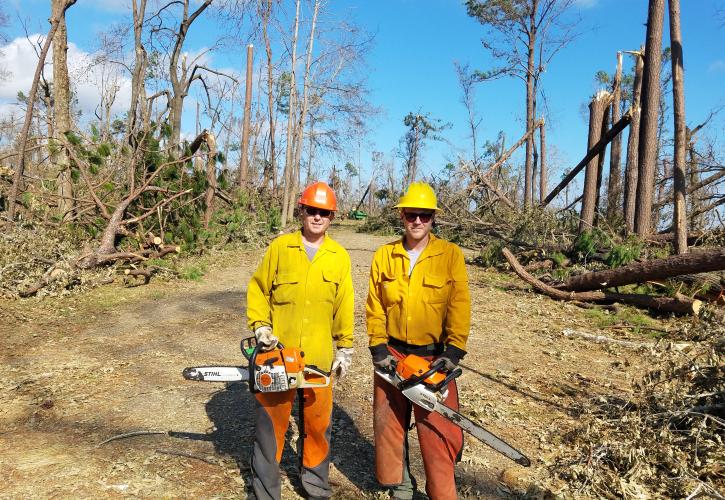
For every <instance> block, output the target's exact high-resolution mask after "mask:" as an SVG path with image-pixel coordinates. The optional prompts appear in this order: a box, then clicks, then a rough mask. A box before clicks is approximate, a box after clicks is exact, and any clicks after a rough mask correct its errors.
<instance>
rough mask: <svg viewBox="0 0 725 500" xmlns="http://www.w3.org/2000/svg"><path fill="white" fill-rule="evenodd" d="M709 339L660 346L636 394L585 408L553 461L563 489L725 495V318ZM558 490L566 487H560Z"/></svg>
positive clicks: (603, 494)
mask: <svg viewBox="0 0 725 500" xmlns="http://www.w3.org/2000/svg"><path fill="white" fill-rule="evenodd" d="M703 327H704V328H706V329H707V333H708V335H707V336H708V339H709V340H708V341H707V342H702V343H700V344H697V345H696V346H693V347H692V350H690V351H689V352H685V351H682V350H667V351H661V352H659V353H656V354H655V356H656V357H657V358H658V359H657V360H656V361H655V365H656V368H655V369H653V370H651V371H650V372H649V373H647V375H645V376H644V377H643V379H642V381H641V382H639V383H637V384H635V386H634V394H633V396H632V397H631V398H630V399H629V400H625V399H622V398H620V397H604V396H600V397H598V398H597V399H595V400H592V401H589V402H587V403H586V404H585V405H584V407H583V408H582V409H581V411H582V413H581V421H582V422H581V424H580V425H579V426H578V427H577V428H575V429H574V430H572V431H571V432H569V433H568V434H567V435H566V436H565V438H564V442H563V444H562V445H561V446H559V451H558V452H557V453H556V456H554V457H553V462H552V464H551V466H550V468H551V471H552V473H553V476H554V478H556V479H559V480H562V481H563V482H564V483H565V486H563V487H564V488H565V490H563V491H560V493H563V494H565V495H566V496H568V495H573V496H574V497H581V496H594V497H598V498H646V497H661V498H694V497H695V496H699V495H709V496H714V497H715V498H722V496H721V495H722V493H723V492H725V443H723V438H724V437H725V364H724V363H723V361H725V325H723V324H722V322H717V321H713V322H710V323H708V324H706V325H703ZM552 489H554V490H556V489H559V488H556V487H553V488H552Z"/></svg>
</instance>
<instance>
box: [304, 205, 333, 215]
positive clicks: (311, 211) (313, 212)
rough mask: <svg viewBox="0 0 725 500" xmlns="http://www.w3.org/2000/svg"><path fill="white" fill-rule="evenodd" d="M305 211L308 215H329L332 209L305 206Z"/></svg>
mask: <svg viewBox="0 0 725 500" xmlns="http://www.w3.org/2000/svg"><path fill="white" fill-rule="evenodd" d="M305 213H306V214H307V215H309V216H310V217H314V216H315V215H317V214H320V217H329V216H330V214H332V210H325V209H324V208H314V207H305Z"/></svg>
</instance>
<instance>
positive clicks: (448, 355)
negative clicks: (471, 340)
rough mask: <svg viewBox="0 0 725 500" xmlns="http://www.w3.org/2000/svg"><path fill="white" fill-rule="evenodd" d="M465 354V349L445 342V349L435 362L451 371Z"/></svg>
mask: <svg viewBox="0 0 725 500" xmlns="http://www.w3.org/2000/svg"><path fill="white" fill-rule="evenodd" d="M465 355H466V351H464V350H463V349H460V348H458V347H456V346H454V345H453V344H446V350H445V351H443V354H441V355H440V356H439V357H438V359H436V360H435V362H436V363H437V364H439V365H440V366H441V368H442V369H443V370H445V371H447V372H452V371H453V370H455V369H456V367H457V366H458V363H460V362H461V360H462V359H463V356H465Z"/></svg>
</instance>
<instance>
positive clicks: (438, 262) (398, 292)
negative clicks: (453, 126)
mask: <svg viewBox="0 0 725 500" xmlns="http://www.w3.org/2000/svg"><path fill="white" fill-rule="evenodd" d="M396 208H398V209H400V219H401V221H402V223H403V227H404V229H405V234H404V235H403V237H402V238H401V239H400V240H397V241H394V242H392V243H388V244H386V245H383V246H382V247H380V248H379V249H378V250H377V251H376V252H375V256H374V257H373V263H372V267H371V269H370V289H369V292H368V298H367V304H366V316H367V331H368V336H369V338H370V352H371V354H372V358H373V364H374V365H375V367H376V368H379V369H382V370H389V369H390V368H391V367H392V366H393V364H394V363H395V360H399V359H402V358H403V357H404V356H406V355H407V354H416V355H419V356H423V357H425V358H426V359H428V360H431V361H432V360H434V359H440V360H442V361H439V362H440V363H442V364H443V365H444V366H445V369H446V370H447V371H452V370H453V369H455V367H456V365H457V364H458V362H459V361H460V360H461V358H463V356H464V355H465V354H466V341H467V339H468V333H469V329H470V317H471V299H470V294H469V290H468V276H467V273H466V266H465V263H464V260H463V253H462V252H461V249H460V248H459V247H458V246H457V245H455V244H453V243H450V242H448V241H445V240H442V239H439V238H437V237H436V236H434V235H433V234H431V229H432V228H433V222H434V221H435V214H436V212H437V211H438V210H439V208H438V202H437V199H436V195H435V193H434V192H433V189H432V188H431V186H430V185H428V184H427V183H424V182H413V183H412V184H411V185H410V186H409V187H408V190H407V191H406V193H405V195H403V197H402V198H401V199H400V202H399V203H398V204H397V205H396ZM374 391H375V392H374V400H373V405H374V410H373V411H374V431H375V468H376V475H377V479H378V482H379V483H380V484H381V485H383V486H387V487H390V488H392V495H393V498H412V497H413V492H414V491H415V485H414V481H413V480H412V478H411V476H410V471H409V468H408V434H407V433H408V429H409V428H410V415H411V409H412V411H413V412H414V414H415V425H416V428H417V432H418V441H419V443H420V449H421V454H422V455H423V465H424V468H425V475H426V487H425V489H426V493H427V494H428V496H429V497H430V498H431V499H433V500H448V499H454V498H456V497H457V495H456V484H455V479H454V466H455V463H456V462H457V461H458V460H459V459H460V454H461V450H462V447H463V434H462V431H461V429H460V427H458V426H456V425H455V424H453V423H452V422H450V421H449V420H447V419H446V418H445V417H443V416H441V415H439V414H438V413H435V412H428V411H426V410H424V409H423V408H421V407H419V406H413V407H412V408H411V406H412V404H411V402H410V401H409V400H408V399H407V398H406V397H405V396H404V395H403V394H402V393H401V392H400V391H399V390H398V389H396V388H395V387H393V386H392V385H390V384H388V383H387V382H385V381H384V380H382V379H381V378H380V377H378V376H377V375H376V376H375V377H374ZM444 404H446V405H447V406H449V407H450V408H453V409H458V390H457V387H456V384H455V380H454V381H452V382H451V383H450V384H449V386H448V397H447V399H446V401H445V402H444Z"/></svg>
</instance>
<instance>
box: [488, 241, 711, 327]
mask: <svg viewBox="0 0 725 500" xmlns="http://www.w3.org/2000/svg"><path fill="white" fill-rule="evenodd" d="M502 252H503V256H504V257H505V258H506V261H507V262H508V263H509V265H510V266H511V268H512V269H513V270H514V271H515V272H516V274H518V275H519V277H520V278H521V279H523V280H524V281H525V282H527V283H528V284H529V285H531V286H532V287H533V288H534V289H535V290H537V291H539V292H541V293H543V294H545V295H548V296H549V297H551V298H553V299H557V300H566V301H579V302H596V303H601V304H613V303H616V302H619V303H622V304H628V305H632V306H635V307H639V308H642V309H650V310H653V311H657V312H662V313H675V314H697V313H698V312H699V311H700V309H701V308H702V302H700V301H699V300H697V299H691V298H689V297H685V296H682V295H677V296H675V297H657V296H652V295H639V294H631V293H610V292H602V291H591V292H567V291H564V290H559V289H557V288H554V287H552V286H549V285H547V284H545V283H543V282H541V281H540V280H538V279H536V278H535V277H533V276H532V275H531V274H529V273H528V272H527V271H526V269H524V268H523V266H522V265H521V264H520V263H519V262H518V260H516V257H514V254H512V253H511V251H510V250H509V249H508V248H504V249H503V250H502Z"/></svg>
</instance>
